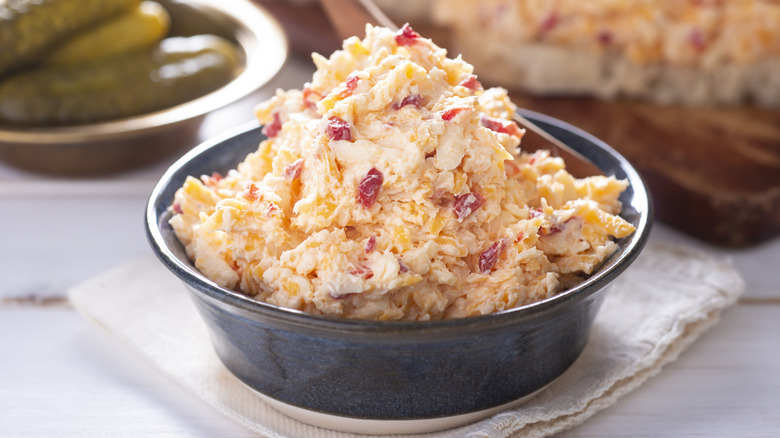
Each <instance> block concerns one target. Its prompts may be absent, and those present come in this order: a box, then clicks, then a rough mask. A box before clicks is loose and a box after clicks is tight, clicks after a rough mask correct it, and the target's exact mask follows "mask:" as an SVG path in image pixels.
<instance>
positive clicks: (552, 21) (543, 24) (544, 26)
mask: <svg viewBox="0 0 780 438" xmlns="http://www.w3.org/2000/svg"><path fill="white" fill-rule="evenodd" d="M557 25H558V13H557V12H556V11H552V12H550V13H549V14H547V15H546V16H545V17H544V18H542V21H540V22H539V29H540V30H541V31H542V32H549V31H551V30H553V29H555V26H557Z"/></svg>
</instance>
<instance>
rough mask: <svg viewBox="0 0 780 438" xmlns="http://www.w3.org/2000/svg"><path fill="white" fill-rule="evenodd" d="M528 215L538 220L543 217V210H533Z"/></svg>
mask: <svg viewBox="0 0 780 438" xmlns="http://www.w3.org/2000/svg"><path fill="white" fill-rule="evenodd" d="M528 215H529V216H530V217H532V218H537V217H539V216H541V215H542V209H541V208H533V209H531V210H529V211H528Z"/></svg>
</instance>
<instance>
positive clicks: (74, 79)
mask: <svg viewBox="0 0 780 438" xmlns="http://www.w3.org/2000/svg"><path fill="white" fill-rule="evenodd" d="M239 58H240V54H239V50H238V48H237V47H236V46H235V45H234V44H233V43H231V42H229V41H227V40H225V39H224V38H220V37H217V36H214V35H197V36H191V37H170V38H166V39H164V40H162V41H161V42H160V43H159V44H158V45H157V46H155V47H154V48H153V49H150V50H142V51H137V52H132V53H128V54H124V55H121V56H114V57H108V58H104V59H101V60H100V61H99V62H93V63H88V64H82V65H64V66H51V67H41V68H38V69H33V70H28V71H25V72H23V73H19V74H16V75H14V76H11V77H9V78H7V79H5V80H4V81H2V82H0V122H2V123H4V124H12V125H21V126H42V125H72V124H80V123H90V122H96V121H104V120H109V119H119V118H124V117H130V116H135V115H140V114H145V113H149V112H153V111H157V110H161V109H165V108H168V107H171V106H174V105H177V104H180V103H184V102H187V101H189V100H192V99H195V98H197V97H200V96H202V95H204V94H207V93H209V92H211V91H214V90H216V89H218V88H220V87H221V86H223V85H225V84H226V83H228V82H229V81H230V80H232V79H233V78H234V77H235V75H236V74H237V71H238V68H239Z"/></svg>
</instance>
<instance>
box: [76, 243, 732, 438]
mask: <svg viewBox="0 0 780 438" xmlns="http://www.w3.org/2000/svg"><path fill="white" fill-rule="evenodd" d="M744 287H745V286H744V282H743V280H742V279H741V277H740V275H739V273H738V272H737V271H736V270H735V269H734V268H733V267H732V266H731V264H730V263H729V262H728V261H724V260H716V259H713V258H711V257H709V256H707V255H705V254H702V253H699V252H696V251H694V250H691V249H688V248H684V247H679V246H670V245H658V244H651V245H648V247H647V248H646V249H645V250H644V251H643V253H642V254H641V255H640V257H639V258H638V259H637V261H636V262H635V263H634V264H633V265H632V266H631V267H630V268H629V269H628V270H627V271H626V272H625V273H624V274H623V275H621V276H620V277H619V278H618V279H617V280H616V281H615V283H614V286H613V288H612V290H611V291H609V293H608V295H607V297H606V299H605V301H604V304H603V307H602V308H601V311H600V312H599V314H598V316H597V317H596V320H595V322H594V325H593V328H592V332H591V337H590V340H589V342H588V345H587V346H586V348H585V350H584V352H583V353H582V355H581V356H580V358H579V359H578V360H577V361H576V362H575V363H574V365H572V367H571V368H569V370H567V371H566V373H564V374H563V375H562V376H561V377H560V378H559V379H558V380H556V381H555V382H554V383H553V384H552V385H550V386H549V387H548V388H547V389H545V390H544V391H543V392H541V393H540V394H539V395H538V396H536V397H535V398H533V399H531V400H530V401H528V402H527V403H525V404H523V405H521V406H519V407H517V408H514V409H511V410H508V411H505V412H502V413H499V414H497V415H495V416H493V417H490V418H487V419H484V420H481V421H478V422H476V423H472V424H470V425H467V426H463V427H460V428H457V429H451V430H447V431H442V432H436V433H430V434H426V435H424V436H425V437H426V438H439V437H441V438H445V437H446V438H450V437H473V438H476V437H510V436H520V435H522V436H524V437H542V436H548V435H551V434H554V433H556V432H560V431H562V430H565V429H567V428H570V427H572V426H574V425H577V424H579V423H582V422H583V421H585V420H586V419H588V418H589V417H591V416H592V415H594V414H595V413H596V412H598V411H600V410H602V409H604V408H606V407H608V406H610V405H612V404H614V403H615V402H616V401H617V400H618V399H619V398H620V397H622V396H623V395H625V394H627V393H629V392H630V391H632V390H634V389H636V388H637V387H638V386H640V385H641V384H642V383H643V382H645V381H646V380H647V379H648V378H649V377H651V376H653V375H655V374H656V373H658V372H659V371H660V370H661V368H662V367H663V366H664V365H665V364H667V363H669V362H671V361H673V360H675V359H676V358H677V357H678V356H679V354H680V353H681V352H682V351H684V350H685V349H686V348H687V347H688V346H690V345H691V344H692V343H693V342H694V341H695V340H696V339H697V338H699V336H701V334H702V333H704V332H705V331H706V330H707V329H709V328H710V327H712V326H713V325H714V324H715V323H716V322H717V320H718V317H719V315H720V313H721V311H722V310H723V309H725V308H727V307H729V306H730V305H732V304H733V303H735V302H736V300H737V298H738V297H739V295H740V294H741V293H742V291H743V290H744ZM69 299H70V301H71V303H72V305H73V306H74V307H75V308H76V309H77V310H78V311H79V312H80V313H81V314H83V315H84V316H85V317H87V318H88V319H89V320H91V321H93V322H95V323H96V324H98V325H100V326H102V327H103V328H105V329H106V330H108V331H109V332H111V333H113V334H114V335H115V336H116V337H117V338H119V339H120V340H121V341H123V342H124V343H125V344H127V345H128V346H129V347H131V348H133V349H134V350H136V351H137V352H139V353H140V354H141V355H143V356H145V357H147V358H148V359H149V360H150V361H151V363H153V364H154V365H156V366H157V368H159V370H161V371H162V372H163V373H165V374H167V375H169V376H170V377H172V378H173V379H174V380H175V381H177V382H178V383H180V384H181V385H183V386H184V387H186V388H188V389H189V390H190V391H191V392H193V393H194V394H195V395H197V396H198V397H200V398H202V399H203V400H205V401H206V402H207V403H209V404H210V405H212V406H213V407H214V408H215V409H217V410H218V411H220V412H222V413H224V414H225V415H227V416H228V417H230V418H232V419H233V420H235V421H237V422H239V423H240V424H243V425H244V426H246V427H247V428H248V429H250V430H252V431H254V432H256V433H258V434H259V435H260V436H265V437H273V438H282V437H296V438H346V437H356V436H360V435H354V434H347V433H340V432H336V431H331V430H326V429H321V428H317V427H314V426H309V425H306V424H303V423H300V422H298V421H296V420H293V419H291V418H289V417H287V416H285V415H283V414H281V413H279V412H278V411H276V410H275V409H273V408H271V407H270V406H269V405H268V404H266V403H265V402H264V401H263V400H262V399H261V398H260V397H259V396H258V395H257V394H255V393H254V392H253V391H252V390H250V389H248V388H247V387H246V386H244V385H243V384H242V383H241V382H239V381H238V379H237V378H235V377H234V376H233V375H232V374H231V373H230V372H229V371H228V370H227V369H226V368H225V367H224V366H223V365H222V363H221V362H220V361H219V359H218V357H217V355H216V353H214V350H213V349H212V347H211V343H210V340H209V335H208V331H207V328H206V326H205V324H204V323H203V322H202V320H201V319H200V316H199V315H198V313H197V311H196V309H195V307H194V304H193V303H192V301H191V299H190V297H189V292H188V291H187V290H186V288H185V287H184V285H183V283H181V282H180V281H179V280H178V279H177V278H176V277H174V276H173V274H171V273H170V272H169V271H167V269H166V268H165V267H164V266H163V265H162V264H161V263H160V262H158V261H157V260H156V259H155V258H153V257H147V258H143V259H140V260H138V261H136V262H133V263H131V264H128V265H126V266H122V267H119V268H117V269H115V270H112V271H110V272H107V273H105V274H102V275H100V276H98V277H96V278H93V279H91V280H88V281H87V282H85V283H83V284H80V285H78V286H76V287H74V288H73V289H72V290H71V291H70V292H69ZM406 436H409V435H406Z"/></svg>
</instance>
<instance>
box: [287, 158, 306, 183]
mask: <svg viewBox="0 0 780 438" xmlns="http://www.w3.org/2000/svg"><path fill="white" fill-rule="evenodd" d="M302 169H303V158H298V159H297V160H295V161H293V162H292V163H291V164H289V165H288V166H287V167H285V168H284V177H285V178H287V179H289V180H296V179H298V178H300V177H301V170H302Z"/></svg>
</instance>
